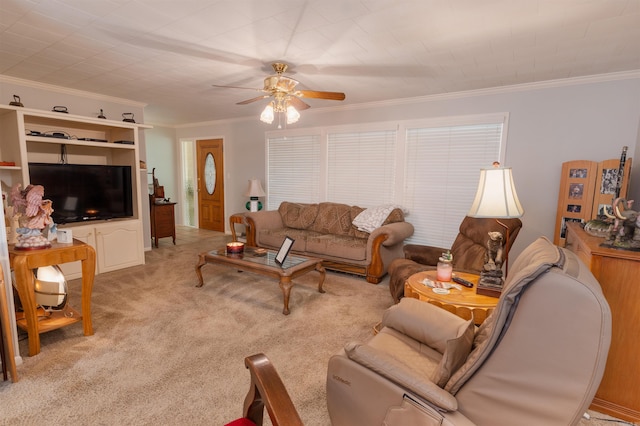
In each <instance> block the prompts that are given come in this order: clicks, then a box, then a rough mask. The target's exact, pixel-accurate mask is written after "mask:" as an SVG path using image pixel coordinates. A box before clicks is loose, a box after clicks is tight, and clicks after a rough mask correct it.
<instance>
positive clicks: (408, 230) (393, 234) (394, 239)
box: [369, 222, 413, 246]
mask: <svg viewBox="0 0 640 426" xmlns="http://www.w3.org/2000/svg"><path fill="white" fill-rule="evenodd" d="M380 235H385V236H386V238H385V239H384V241H383V242H382V245H383V246H394V245H396V244H399V243H402V242H403V241H404V240H405V239H407V238H409V237H410V236H412V235H413V225H412V224H410V223H409V222H394V223H388V224H386V225H383V226H381V227H379V228H377V229H375V230H374V231H373V232H372V233H371V234H369V242H371V241H373V240H375V239H376V238H377V237H378V236H380Z"/></svg>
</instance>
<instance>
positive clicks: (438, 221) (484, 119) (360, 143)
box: [267, 114, 508, 247]
mask: <svg viewBox="0 0 640 426" xmlns="http://www.w3.org/2000/svg"><path fill="white" fill-rule="evenodd" d="M507 118H508V116H507V114H492V115H487V116H469V117H450V118H446V119H439V120H422V121H419V122H400V123H374V124H370V125H367V124H364V125H359V126H357V128H356V126H350V127H347V126H344V127H342V126H341V127H335V128H325V129H298V130H295V131H286V130H285V131H282V132H270V133H268V134H267V173H268V176H267V208H268V209H269V210H275V209H277V208H278V206H279V205H280V203H281V202H282V201H295V202H300V203H318V202H321V201H333V202H338V203H345V204H350V205H358V206H361V207H372V206H376V205H380V204H399V205H401V206H402V207H404V208H405V209H407V210H408V211H409V215H408V216H407V221H409V222H411V223H412V224H413V226H414V228H415V233H414V235H413V236H412V237H411V238H410V239H408V240H407V242H411V243H414V244H426V245H433V246H440V247H450V246H451V244H453V240H454V238H455V237H456V235H457V234H458V227H459V226H460V222H462V219H463V218H464V216H465V215H466V214H467V212H468V211H469V208H470V207H471V203H472V202H473V198H474V196H475V191H476V188H477V184H478V178H479V176H480V169H482V168H487V167H490V166H491V164H492V163H493V162H494V161H500V162H502V161H503V153H504V144H505V134H506V131H505V129H504V127H506V123H507ZM305 132H306V133H307V134H305Z"/></svg>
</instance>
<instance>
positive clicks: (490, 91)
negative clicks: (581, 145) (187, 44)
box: [306, 70, 640, 114]
mask: <svg viewBox="0 0 640 426" xmlns="http://www.w3.org/2000/svg"><path fill="white" fill-rule="evenodd" d="M636 78H638V79H640V70H633V71H623V72H616V73H608V74H596V75H588V76H582V77H569V78H561V79H556V80H547V81H538V82H533V83H521V84H513V85H510V86H497V87H490V88H486V89H474V90H465V91H460V92H451V93H439V94H434V95H424V96H414V97H411V98H398V99H388V100H384V101H374V102H365V103H359V104H348V105H337V106H333V107H323V108H315V109H314V111H313V112H316V113H318V112H322V111H325V112H326V111H336V110H358V109H367V108H374V107H383V106H395V105H409V104H417V103H425V102H436V101H444V100H452V99H461V98H470V97H475V96H489V95H499V94H505V93H515V92H525V91H533V90H541V89H549V88H557V87H567V86H577V85H582V84H594V83H604V82H610V81H618V80H633V79H636ZM311 112H312V111H308V112H306V113H307V114H309V113H311Z"/></svg>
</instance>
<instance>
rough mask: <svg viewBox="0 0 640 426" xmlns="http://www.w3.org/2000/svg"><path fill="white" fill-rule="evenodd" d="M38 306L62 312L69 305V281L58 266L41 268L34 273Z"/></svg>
mask: <svg viewBox="0 0 640 426" xmlns="http://www.w3.org/2000/svg"><path fill="white" fill-rule="evenodd" d="M34 275H35V289H34V293H35V299H36V304H38V305H40V306H42V307H43V308H44V309H45V310H48V311H54V310H56V311H57V310H62V309H64V307H65V306H66V305H67V280H66V279H65V278H64V274H63V273H62V270H61V269H60V267H59V266H58V265H51V266H41V267H39V268H38V269H36V270H35V271H34Z"/></svg>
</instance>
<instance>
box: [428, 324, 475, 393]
mask: <svg viewBox="0 0 640 426" xmlns="http://www.w3.org/2000/svg"><path fill="white" fill-rule="evenodd" d="M474 334H475V325H474V324H473V320H472V319H471V320H469V321H467V322H466V323H465V324H464V325H463V326H462V327H460V330H459V334H458V336H457V337H456V338H455V339H450V340H447V347H446V349H445V351H444V354H443V355H442V359H441V360H440V364H438V367H437V368H436V369H435V372H434V374H433V377H432V378H431V380H433V383H435V384H436V385H438V386H440V387H441V388H444V386H445V385H446V384H447V382H448V381H449V378H450V377H451V375H452V374H453V373H455V372H456V370H458V368H460V367H462V365H463V364H464V362H465V361H466V359H467V357H468V356H469V353H471V347H472V345H473V337H474Z"/></svg>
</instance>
